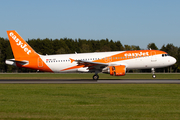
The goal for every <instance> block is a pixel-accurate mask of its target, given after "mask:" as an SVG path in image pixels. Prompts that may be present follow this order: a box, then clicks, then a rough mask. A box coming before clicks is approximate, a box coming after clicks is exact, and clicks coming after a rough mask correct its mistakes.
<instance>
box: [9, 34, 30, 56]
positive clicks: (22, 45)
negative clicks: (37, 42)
mask: <svg viewBox="0 0 180 120" xmlns="http://www.w3.org/2000/svg"><path fill="white" fill-rule="evenodd" d="M9 35H10V36H11V37H12V39H13V40H14V41H15V42H16V43H17V44H16V45H17V46H19V47H20V48H21V49H24V52H26V53H27V55H29V54H30V53H31V50H29V49H28V48H27V45H26V44H23V43H22V41H21V40H19V38H17V36H16V35H14V33H13V32H10V33H9Z"/></svg>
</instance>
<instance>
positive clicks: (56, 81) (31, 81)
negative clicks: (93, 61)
mask: <svg viewBox="0 0 180 120" xmlns="http://www.w3.org/2000/svg"><path fill="white" fill-rule="evenodd" d="M0 84H180V80H179V79H176V80H174V79H173V80H170V79H167V80H164V79H163V80H162V79H144V80H142V79H141V80H137V79H124V80H123V79H122V80H119V79H111V80H108V79H104V80H103V79H102V80H101V79H100V80H90V79H0Z"/></svg>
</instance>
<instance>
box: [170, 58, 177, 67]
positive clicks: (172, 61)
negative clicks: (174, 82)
mask: <svg viewBox="0 0 180 120" xmlns="http://www.w3.org/2000/svg"><path fill="white" fill-rule="evenodd" d="M176 61H177V60H176V59H175V58H174V57H171V59H170V63H171V64H172V65H173V64H175V63H176Z"/></svg>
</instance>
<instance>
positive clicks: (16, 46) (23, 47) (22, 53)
mask: <svg viewBox="0 0 180 120" xmlns="http://www.w3.org/2000/svg"><path fill="white" fill-rule="evenodd" d="M7 34H8V37H9V41H10V44H11V48H12V51H13V54H14V58H15V59H21V58H25V57H33V56H37V55H38V54H37V53H36V52H35V51H34V50H33V49H32V48H31V47H30V46H29V45H28V44H27V43H26V41H25V40H24V39H23V38H22V37H21V36H20V35H19V34H18V33H17V32H16V31H15V30H10V31H7Z"/></svg>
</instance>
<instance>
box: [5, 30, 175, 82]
mask: <svg viewBox="0 0 180 120" xmlns="http://www.w3.org/2000/svg"><path fill="white" fill-rule="evenodd" d="M7 35H8V38H9V41H10V45H11V48H12V51H13V55H14V59H8V60H6V61H5V62H6V64H8V65H14V66H17V67H20V68H21V67H23V68H29V69H34V70H37V71H45V72H53V73H65V72H91V73H95V74H94V75H93V79H94V80H98V79H99V75H98V73H100V72H102V73H107V74H110V75H112V76H124V75H125V74H126V71H127V70H130V69H151V70H152V74H153V75H152V77H153V78H156V75H155V68H162V67H167V66H171V65H173V64H175V63H176V59H175V58H174V57H172V56H169V55H168V54H167V53H166V52H164V51H160V50H131V51H113V52H94V53H76V52H75V53H74V54H59V55H40V54H38V53H36V52H35V51H34V50H33V49H32V48H31V47H30V46H29V45H28V43H27V42H26V41H25V40H24V39H23V38H22V37H21V36H20V35H19V34H18V33H17V32H16V31H15V30H9V31H7Z"/></svg>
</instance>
